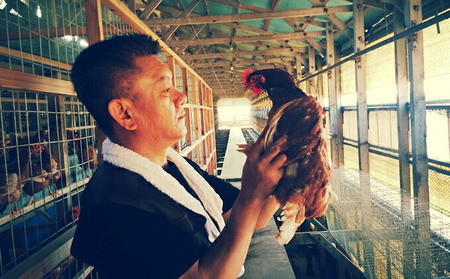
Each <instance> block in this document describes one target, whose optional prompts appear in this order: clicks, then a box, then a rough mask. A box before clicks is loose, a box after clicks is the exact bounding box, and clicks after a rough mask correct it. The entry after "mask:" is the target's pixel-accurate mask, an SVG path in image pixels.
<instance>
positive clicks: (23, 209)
mask: <svg viewBox="0 0 450 279" xmlns="http://www.w3.org/2000/svg"><path fill="white" fill-rule="evenodd" d="M1 94H2V95H1V113H0V129H1V131H2V133H1V134H2V140H1V148H0V152H1V153H0V157H1V173H0V176H1V185H0V199H1V207H0V210H1V212H0V239H1V243H2V245H1V248H0V249H1V254H0V255H1V257H0V267H1V272H0V274H3V273H4V272H7V271H8V270H10V269H11V268H13V267H15V266H16V265H17V264H19V263H20V262H22V261H23V260H24V259H26V258H28V257H30V256H32V255H33V254H34V253H35V252H36V251H38V250H39V249H40V248H42V247H43V246H44V245H46V244H48V243H49V242H50V241H52V240H54V239H55V238H57V237H58V236H60V235H62V234H63V233H64V232H66V231H67V230H69V229H70V228H72V227H73V225H74V223H75V221H76V219H77V218H78V214H79V208H78V205H79V194H80V192H81V191H82V190H83V188H84V185H85V182H86V180H87V179H88V177H89V176H90V175H92V171H93V170H94V169H95V167H96V165H97V161H96V156H95V154H96V150H97V145H96V141H95V129H94V127H95V126H94V125H95V123H94V121H93V119H92V117H91V116H90V115H89V114H88V113H87V112H86V110H85V108H84V107H83V106H82V105H81V104H80V103H79V101H77V100H76V98H75V97H59V96H55V95H48V94H37V93H25V92H12V91H7V90H3V91H2V93H1ZM71 135H73V136H71ZM91 151H92V152H93V154H94V155H93V156H91V155H92V153H91ZM86 154H87V155H86Z"/></svg>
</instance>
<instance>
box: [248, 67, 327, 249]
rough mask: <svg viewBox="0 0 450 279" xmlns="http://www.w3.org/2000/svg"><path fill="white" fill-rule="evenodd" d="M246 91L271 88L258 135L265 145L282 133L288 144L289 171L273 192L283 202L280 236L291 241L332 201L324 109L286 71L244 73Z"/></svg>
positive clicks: (280, 240)
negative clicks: (263, 124)
mask: <svg viewBox="0 0 450 279" xmlns="http://www.w3.org/2000/svg"><path fill="white" fill-rule="evenodd" d="M243 83H244V85H245V87H246V92H248V91H253V92H254V93H256V94H259V93H261V92H262V91H263V90H265V91H267V93H268V96H269V98H270V99H271V101H272V103H273V106H272V108H271V110H270V111H269V115H268V120H267V124H266V126H265V128H264V130H263V131H262V133H261V135H260V137H259V139H264V140H265V146H266V148H267V147H268V146H270V145H271V144H272V143H273V142H275V141H276V140H277V139H279V138H280V137H282V136H287V138H288V142H287V144H286V146H285V147H284V150H285V151H283V153H284V154H285V155H286V156H287V161H286V166H285V167H284V174H283V177H282V178H281V180H280V182H279V183H278V186H277V188H276V190H275V192H274V195H275V197H276V198H277V200H278V201H279V202H280V204H281V205H282V206H283V209H284V210H283V213H282V215H283V216H282V218H281V220H282V221H283V224H282V225H281V227H280V232H279V233H278V234H277V236H276V239H277V242H278V243H279V244H280V245H283V244H286V243H288V242H289V241H290V240H291V239H292V237H293V236H294V234H295V232H296V231H297V229H298V227H299V226H300V225H301V224H302V223H303V221H304V220H305V219H307V218H315V217H320V216H322V215H323V214H324V213H325V211H326V209H327V206H328V203H329V200H330V195H331V194H330V185H329V182H330V176H331V169H330V166H329V163H328V160H327V158H326V141H325V139H324V136H323V133H322V130H323V118H324V111H323V109H322V107H321V106H320V104H319V103H318V101H317V100H316V99H315V98H314V97H311V96H307V95H306V94H305V93H304V92H303V91H302V90H301V89H299V88H298V87H297V86H296V85H295V79H294V77H293V76H292V75H290V74H289V73H287V72H286V71H284V70H281V69H269V70H261V71H255V72H252V71H251V69H247V70H245V71H244V74H243Z"/></svg>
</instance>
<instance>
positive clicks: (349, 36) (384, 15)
mask: <svg viewBox="0 0 450 279" xmlns="http://www.w3.org/2000/svg"><path fill="white" fill-rule="evenodd" d="M127 2H128V5H129V7H130V8H131V9H132V10H134V11H136V14H137V15H138V16H139V17H140V18H141V19H142V20H143V21H144V22H145V23H146V24H147V25H148V26H150V28H151V29H152V30H153V31H154V32H155V33H157V34H158V35H159V36H160V37H161V38H162V39H163V40H164V41H165V42H166V43H167V44H168V45H169V46H170V47H171V48H172V49H173V50H174V51H175V52H176V53H178V54H179V55H180V56H181V58H182V59H183V60H185V61H186V62H187V63H188V64H189V65H190V66H191V67H192V68H193V69H194V70H195V71H196V72H197V73H198V74H199V75H200V76H201V77H202V78H203V79H204V80H205V81H206V82H207V83H208V84H209V85H210V86H211V88H212V89H213V92H214V94H215V95H216V96H217V97H219V98H233V97H242V92H243V87H242V85H241V73H242V71H243V70H244V69H245V68H248V67H251V68H253V69H267V68H275V67H277V68H284V69H286V70H288V71H289V72H291V73H293V74H294V75H295V76H296V77H297V78H300V77H301V76H302V75H305V74H306V71H307V69H308V59H309V53H310V52H313V55H314V57H315V59H316V61H317V63H316V65H317V66H321V65H322V64H323V63H324V61H325V59H324V58H326V57H325V56H326V39H325V38H326V34H325V30H326V25H327V23H330V24H331V26H332V30H333V31H332V32H333V38H334V45H335V48H336V50H337V53H340V56H344V55H348V54H350V53H352V52H353V45H354V43H353V42H354V39H353V37H354V36H353V12H352V10H353V2H352V1H345V0H153V1H152V0H148V1H144V0H142V1H138V0H137V1H133V0H131V1H127ZM402 2H403V1H402V0H365V1H363V3H364V25H365V37H366V41H367V42H368V43H370V42H371V41H374V40H376V39H379V38H380V37H382V36H384V35H386V34H387V33H390V32H391V30H392V18H393V16H392V11H393V9H394V8H395V7H397V8H399V9H400V10H403V8H402V5H403V4H402ZM422 5H423V16H424V18H429V17H430V16H433V15H436V14H437V13H438V12H439V11H442V10H444V9H446V8H448V7H449V6H450V1H449V0H424V1H423V3H422Z"/></svg>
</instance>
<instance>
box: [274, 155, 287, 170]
mask: <svg viewBox="0 0 450 279" xmlns="http://www.w3.org/2000/svg"><path fill="white" fill-rule="evenodd" d="M286 160H287V156H286V155H284V154H279V155H278V156H277V157H275V159H274V160H272V167H274V168H276V169H279V168H282V167H284V163H286Z"/></svg>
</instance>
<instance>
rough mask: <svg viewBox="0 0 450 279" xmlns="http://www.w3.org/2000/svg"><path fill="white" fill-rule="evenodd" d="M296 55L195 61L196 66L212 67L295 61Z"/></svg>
mask: <svg viewBox="0 0 450 279" xmlns="http://www.w3.org/2000/svg"><path fill="white" fill-rule="evenodd" d="M294 60H295V58H294V57H290V58H289V57H286V58H282V57H277V58H268V59H257V60H253V59H252V60H236V61H231V60H230V61H224V60H220V61H214V62H206V63H195V68H200V67H205V66H212V67H220V66H226V65H230V64H233V65H240V64H248V63H255V64H258V63H282V62H292V61H294Z"/></svg>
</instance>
